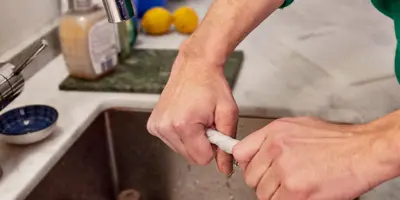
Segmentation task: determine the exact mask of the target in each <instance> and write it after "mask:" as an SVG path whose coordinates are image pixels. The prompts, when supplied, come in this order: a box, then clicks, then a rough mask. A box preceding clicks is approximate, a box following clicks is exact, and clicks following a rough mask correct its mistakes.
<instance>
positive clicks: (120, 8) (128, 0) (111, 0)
mask: <svg viewBox="0 0 400 200" xmlns="http://www.w3.org/2000/svg"><path fill="white" fill-rule="evenodd" d="M103 4H104V8H105V10H106V12H107V15H108V21H109V22H110V23H119V22H122V21H125V20H129V19H132V17H135V16H136V10H135V5H134V3H133V0H103Z"/></svg>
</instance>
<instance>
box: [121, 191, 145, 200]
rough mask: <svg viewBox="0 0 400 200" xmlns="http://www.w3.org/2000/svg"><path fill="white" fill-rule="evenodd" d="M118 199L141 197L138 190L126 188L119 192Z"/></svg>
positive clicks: (131, 199) (137, 198)
mask: <svg viewBox="0 0 400 200" xmlns="http://www.w3.org/2000/svg"><path fill="white" fill-rule="evenodd" d="M118 200H143V199H141V197H140V192H139V191H137V190H134V189H128V190H124V191H122V192H120V193H119V195H118Z"/></svg>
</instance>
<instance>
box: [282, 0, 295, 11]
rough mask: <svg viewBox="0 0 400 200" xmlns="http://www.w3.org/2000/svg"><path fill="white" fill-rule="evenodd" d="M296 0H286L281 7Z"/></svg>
mask: <svg viewBox="0 0 400 200" xmlns="http://www.w3.org/2000/svg"><path fill="white" fill-rule="evenodd" d="M293 1H294V0H285V2H284V3H283V5H282V6H281V9H283V8H285V7H287V6H289V5H290V4H292V3H293Z"/></svg>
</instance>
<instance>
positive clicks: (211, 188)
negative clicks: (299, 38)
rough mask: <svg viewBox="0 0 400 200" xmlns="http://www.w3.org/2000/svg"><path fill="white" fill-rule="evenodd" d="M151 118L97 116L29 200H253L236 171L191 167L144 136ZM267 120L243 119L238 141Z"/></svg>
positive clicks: (129, 113) (111, 113)
mask: <svg viewBox="0 0 400 200" xmlns="http://www.w3.org/2000/svg"><path fill="white" fill-rule="evenodd" d="M149 116H150V114H149V113H147V112H133V111H123V110H108V111H106V112H104V113H103V114H101V115H100V116H99V117H98V118H97V119H96V120H95V121H94V122H93V123H92V124H91V125H90V126H89V127H88V128H87V130H86V131H84V133H83V134H82V136H81V137H80V138H79V139H78V140H77V141H76V142H75V144H74V145H73V146H72V147H71V148H70V149H69V150H68V151H67V152H66V154H65V155H64V156H63V157H62V158H61V159H60V160H59V162H58V163H57V164H56V165H55V166H54V167H53V168H52V169H51V170H50V171H49V173H48V174H47V175H46V176H45V177H44V178H43V180H42V181H41V182H40V183H39V184H38V185H37V187H36V188H35V189H34V190H33V191H32V192H31V193H30V195H29V196H28V197H27V198H26V199H27V200H38V199H41V200H93V199H96V200H112V199H117V198H116V197H117V196H118V194H120V193H121V192H123V191H126V190H130V189H134V190H136V191H139V192H140V195H141V196H142V199H143V200H200V199H202V200H203V199H209V200H212V199H216V200H217V199H218V200H219V199H224V200H234V199H236V200H252V199H254V200H255V199H256V197H255V194H254V191H253V190H252V189H250V188H248V187H247V186H246V184H245V182H244V180H243V175H242V174H241V172H240V170H239V169H236V172H235V173H234V174H233V176H231V177H230V178H227V177H226V176H224V175H222V174H221V173H219V172H218V170H217V167H216V164H215V163H212V164H210V165H209V166H197V165H191V164H189V163H188V162H186V160H184V159H183V158H182V157H180V156H179V155H177V154H176V153H174V152H173V151H172V150H170V149H169V148H168V147H167V146H166V145H164V144H163V143H162V142H161V141H160V140H159V139H158V138H156V137H153V136H151V135H150V134H149V133H148V132H147V130H146V123H147V120H148V118H149ZM268 122H269V120H268V119H257V118H241V119H240V121H239V126H238V127H239V129H238V138H243V137H245V136H246V134H248V133H251V132H252V131H254V130H256V129H259V128H261V127H263V126H265V125H266V124H267V123H268Z"/></svg>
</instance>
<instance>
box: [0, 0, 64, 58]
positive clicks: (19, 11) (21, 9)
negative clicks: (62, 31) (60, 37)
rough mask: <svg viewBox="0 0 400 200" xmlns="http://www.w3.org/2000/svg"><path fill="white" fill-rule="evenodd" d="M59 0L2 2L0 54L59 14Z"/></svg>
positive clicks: (0, 10)
mask: <svg viewBox="0 0 400 200" xmlns="http://www.w3.org/2000/svg"><path fill="white" fill-rule="evenodd" d="M59 7H60V6H59V1H58V0H3V1H1V2H0V55H1V54H3V53H4V52H6V51H7V50H8V49H10V48H12V47H14V46H16V45H18V44H20V43H21V42H23V41H24V40H26V39H27V38H29V37H30V36H31V35H33V34H34V33H36V32H37V31H38V30H40V29H41V28H42V27H43V26H45V25H46V24H49V23H52V22H53V21H54V20H56V19H57V18H58V16H59V13H60V9H59Z"/></svg>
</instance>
